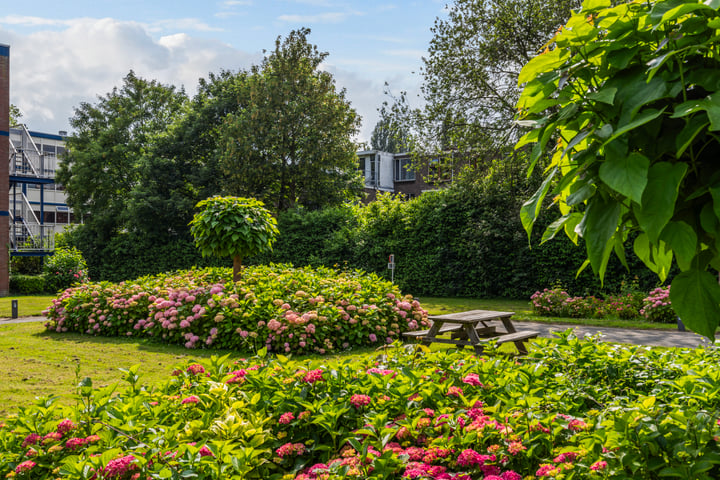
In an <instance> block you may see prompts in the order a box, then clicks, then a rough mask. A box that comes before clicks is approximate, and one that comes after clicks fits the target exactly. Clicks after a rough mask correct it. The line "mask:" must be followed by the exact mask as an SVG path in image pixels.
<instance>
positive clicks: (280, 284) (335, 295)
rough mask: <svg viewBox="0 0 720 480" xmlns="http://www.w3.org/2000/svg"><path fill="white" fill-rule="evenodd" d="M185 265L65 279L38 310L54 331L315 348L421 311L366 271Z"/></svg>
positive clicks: (421, 315) (389, 330)
mask: <svg viewBox="0 0 720 480" xmlns="http://www.w3.org/2000/svg"><path fill="white" fill-rule="evenodd" d="M231 278H232V275H231V272H230V270H228V269H205V270H197V271H195V270H190V271H185V272H179V273H176V274H166V275H157V276H152V277H143V278H141V279H138V280H136V281H134V282H131V283H124V282H123V283H119V284H114V283H108V282H103V283H86V284H83V285H79V286H75V287H73V288H70V289H67V290H66V291H65V292H63V293H62V294H61V295H60V296H59V297H58V298H57V299H55V300H54V301H53V304H52V306H51V307H50V308H48V310H46V311H45V312H44V313H45V315H46V316H47V317H48V319H49V321H48V323H47V328H48V329H50V330H52V331H55V332H80V333H86V334H91V335H105V336H130V337H133V336H134V337H150V338H154V339H157V340H158V341H163V342H167V343H175V344H183V345H185V346H186V347H187V348H198V347H202V346H210V345H212V346H213V347H218V348H227V349H238V350H245V351H248V350H252V351H256V350H258V349H260V348H265V347H267V348H268V349H269V350H271V351H276V352H285V353H289V352H293V353H320V354H325V353H328V352H334V351H338V350H345V349H348V348H352V347H357V346H373V345H375V346H377V345H382V344H385V343H391V342H392V341H393V340H394V339H397V338H398V337H399V335H400V334H401V332H403V331H408V330H416V329H418V328H420V327H424V326H426V325H427V312H425V311H424V310H423V309H422V308H421V307H420V304H419V303H418V302H417V301H414V300H413V299H412V298H411V297H402V296H401V294H400V291H399V290H398V289H397V287H395V286H394V285H392V284H391V283H390V282H387V281H384V280H381V279H379V278H378V277H377V276H376V275H373V274H363V273H360V272H339V271H335V270H331V269H326V268H319V269H310V268H291V267H288V266H283V265H273V266H264V267H250V268H247V269H246V270H245V272H244V275H243V280H242V281H241V282H238V283H234V282H232V281H231Z"/></svg>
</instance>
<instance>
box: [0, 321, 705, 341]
mask: <svg viewBox="0 0 720 480" xmlns="http://www.w3.org/2000/svg"><path fill="white" fill-rule="evenodd" d="M45 320H46V319H45V317H22V318H16V319H11V318H0V326H2V325H5V324H9V323H27V322H42V321H45ZM513 325H515V328H516V329H518V330H535V331H538V332H540V336H541V337H553V335H552V333H551V332H553V331H555V332H562V331H565V330H567V329H568V328H572V329H574V330H575V335H577V336H578V337H581V336H585V335H596V334H598V333H600V334H602V336H603V337H602V339H603V340H605V341H608V342H616V343H629V344H635V345H652V346H661V347H685V348H695V347H699V346H701V345H709V344H710V341H709V340H708V339H707V338H705V337H702V336H700V335H698V334H696V333H693V332H689V331H688V332H678V331H677V330H632V329H629V328H610V327H586V326H581V325H569V324H561V323H554V324H550V323H536V322H513ZM501 328H502V327H501Z"/></svg>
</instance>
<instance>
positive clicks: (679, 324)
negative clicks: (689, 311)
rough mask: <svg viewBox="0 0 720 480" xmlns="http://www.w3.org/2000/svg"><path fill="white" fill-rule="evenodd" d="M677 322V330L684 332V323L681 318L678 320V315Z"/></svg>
mask: <svg viewBox="0 0 720 480" xmlns="http://www.w3.org/2000/svg"><path fill="white" fill-rule="evenodd" d="M677 319H678V320H677V323H678V331H680V332H684V331H685V324H684V323H683V321H682V320H680V317H677Z"/></svg>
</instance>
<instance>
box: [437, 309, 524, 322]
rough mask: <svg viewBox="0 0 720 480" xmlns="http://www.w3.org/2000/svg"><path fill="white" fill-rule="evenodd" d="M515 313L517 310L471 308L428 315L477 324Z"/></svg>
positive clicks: (440, 318) (442, 319)
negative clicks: (465, 310)
mask: <svg viewBox="0 0 720 480" xmlns="http://www.w3.org/2000/svg"><path fill="white" fill-rule="evenodd" d="M513 315H515V312H495V311H492V310H469V311H467V312H458V313H446V314H445V315H431V316H429V317H428V319H429V320H432V321H438V320H439V321H441V322H452V323H460V324H464V323H470V324H475V323H478V322H483V321H490V320H499V319H503V318H508V317H511V316H513Z"/></svg>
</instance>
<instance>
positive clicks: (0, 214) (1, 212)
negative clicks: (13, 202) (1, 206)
mask: <svg viewBox="0 0 720 480" xmlns="http://www.w3.org/2000/svg"><path fill="white" fill-rule="evenodd" d="M9 216H10V212H8V211H7V210H5V211H0V217H9Z"/></svg>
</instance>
